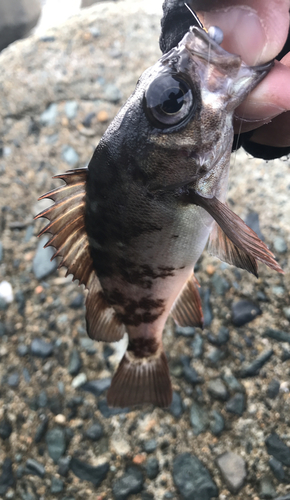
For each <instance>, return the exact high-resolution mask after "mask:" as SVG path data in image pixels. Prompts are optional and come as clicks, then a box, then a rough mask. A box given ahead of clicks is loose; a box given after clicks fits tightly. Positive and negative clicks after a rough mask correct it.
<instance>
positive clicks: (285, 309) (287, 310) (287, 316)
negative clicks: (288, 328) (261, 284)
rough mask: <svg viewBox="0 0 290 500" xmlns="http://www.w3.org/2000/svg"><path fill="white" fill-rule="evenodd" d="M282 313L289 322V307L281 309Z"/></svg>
mask: <svg viewBox="0 0 290 500" xmlns="http://www.w3.org/2000/svg"><path fill="white" fill-rule="evenodd" d="M283 313H284V314H285V317H286V318H287V319H288V320H289V321H290V307H283Z"/></svg>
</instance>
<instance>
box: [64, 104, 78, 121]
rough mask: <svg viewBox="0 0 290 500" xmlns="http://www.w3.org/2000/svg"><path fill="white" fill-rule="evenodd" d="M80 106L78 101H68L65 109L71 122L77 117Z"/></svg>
mask: <svg viewBox="0 0 290 500" xmlns="http://www.w3.org/2000/svg"><path fill="white" fill-rule="evenodd" d="M78 106H79V105H78V103H77V102H76V101H67V102H66V103H65V106H64V109H65V113H66V116H67V117H68V119H69V120H73V119H74V118H75V117H76V116H77V112H78Z"/></svg>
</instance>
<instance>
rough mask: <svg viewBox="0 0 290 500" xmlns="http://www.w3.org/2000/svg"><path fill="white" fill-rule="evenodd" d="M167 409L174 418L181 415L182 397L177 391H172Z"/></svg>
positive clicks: (182, 408) (182, 410) (182, 409)
mask: <svg viewBox="0 0 290 500" xmlns="http://www.w3.org/2000/svg"><path fill="white" fill-rule="evenodd" d="M169 411H170V413H171V414H172V415H173V416H174V417H175V418H179V417H181V415H182V414H183V412H184V407H183V403H182V399H181V396H180V394H179V393H178V392H175V391H174V392H173V394H172V402H171V405H170V406H169Z"/></svg>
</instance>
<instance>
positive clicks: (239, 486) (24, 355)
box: [0, 0, 290, 500]
mask: <svg viewBox="0 0 290 500" xmlns="http://www.w3.org/2000/svg"><path fill="white" fill-rule="evenodd" d="M154 9H155V10H154ZM154 9H153V7H152V4H151V5H150V8H149V6H148V4H147V3H146V2H143V1H140V2H137V1H136V0H135V1H134V2H133V1H132V0H127V1H125V2H121V1H120V2H117V3H115V2H114V3H110V2H105V3H104V4H101V3H100V4H98V5H96V6H95V7H93V8H92V9H89V10H84V11H83V12H82V13H81V14H80V15H79V16H77V17H75V18H72V19H70V20H69V21H67V22H66V23H65V25H63V26H62V27H60V28H56V29H54V30H51V31H50V32H49V33H48V34H47V35H46V36H44V37H42V38H37V37H32V38H29V39H27V40H24V41H21V42H18V43H16V44H14V45H13V46H11V47H10V48H8V49H7V50H5V51H3V52H2V54H1V55H0V67H1V72H0V89H1V90H0V190H1V214H0V217H1V219H0V231H1V232H0V359H1V365H0V443H1V446H0V498H4V499H17V500H18V499H23V500H36V499H39V500H40V499H48V500H50V499H62V500H80V499H83V498H86V499H87V500H93V499H94V500H96V499H97V500H105V499H106V500H110V499H117V500H124V499H126V498H128V497H129V496H130V495H131V496H130V498H131V499H132V500H133V499H142V500H149V499H156V500H159V499H178V498H183V499H186V500H191V499H192V500H207V499H210V498H219V499H220V500H229V499H231V498H236V499H238V500H241V499H244V498H249V499H253V500H256V499H259V498H280V499H282V498H283V499H290V431H289V424H290V411H289V410H290V392H289V388H290V333H289V331H290V328H289V322H290V282H289V277H290V273H289V254H290V229H289V218H290V201H289V189H290V175H289V160H287V159H281V160H276V161H272V162H267V163H266V162H264V161H261V160H257V159H252V158H250V157H249V156H247V155H246V154H245V153H244V152H238V154H237V155H236V156H235V157H234V156H233V158H232V163H233V165H232V169H231V183H230V190H229V197H228V198H229V204H230V206H231V208H232V209H233V210H234V211H235V212H236V213H237V214H238V215H240V216H241V217H242V218H244V219H245V220H246V221H247V222H248V224H249V225H251V226H252V227H253V228H255V230H256V231H257V232H259V233H260V235H261V234H262V237H263V238H264V240H265V242H266V243H267V244H268V246H269V247H270V248H271V249H272V250H273V251H274V252H275V254H276V255H277V259H278V261H279V263H280V265H281V266H282V267H283V269H284V271H285V275H284V276H282V275H278V274H275V273H274V272H272V271H270V270H268V269H267V268H266V267H265V266H263V265H261V266H260V277H259V279H255V278H254V277H252V276H250V275H248V274H247V273H246V272H244V271H240V270H237V269H235V268H233V267H231V266H227V265H225V264H222V263H221V262H219V261H218V260H217V259H215V258H212V257H210V256H209V255H208V254H207V253H206V252H204V254H203V256H202V258H201V259H200V261H199V263H198V266H197V276H198V279H199V281H200V283H201V285H202V289H201V293H202V298H203V303H204V311H205V316H206V327H205V329H204V331H203V332H202V331H201V330H199V329H198V328H196V329H175V328H174V326H173V323H172V321H171V320H169V321H168V324H167V327H166V333H165V336H164V337H165V338H164V344H165V349H166V352H167V354H168V358H169V363H170V371H171V374H172V380H173V386H174V400H173V404H172V406H171V407H170V409H169V410H166V411H163V410H161V409H158V408H153V407H149V406H144V407H142V408H140V409H138V410H136V409H134V410H133V411H129V410H128V411H127V410H126V411H122V412H120V411H119V412H118V411H111V410H109V409H108V407H107V406H106V400H105V395H106V389H107V388H108V385H109V382H110V378H111V377H112V374H113V371H114V368H115V367H116V364H117V362H118V359H120V356H121V355H122V352H123V350H124V342H123V343H122V345H112V346H109V345H102V344H98V343H96V342H93V341H91V340H90V339H88V337H87V336H86V332H85V322H84V294H83V290H82V288H81V287H78V286H77V284H76V283H72V282H71V280H70V278H67V279H65V278H64V274H65V273H64V271H63V270H61V271H56V268H55V265H54V264H52V265H51V264H50V262H49V258H50V255H51V254H50V250H46V251H43V250H42V246H43V240H40V242H39V240H38V239H37V236H36V235H37V233H38V231H39V230H40V228H41V227H42V226H43V223H42V221H37V223H35V224H34V223H33V215H35V214H36V213H37V212H39V211H40V210H41V209H43V208H44V207H45V205H44V203H43V202H41V203H37V202H36V200H37V198H38V196H40V195H41V194H42V193H44V192H46V191H48V190H50V189H52V188H53V187H55V186H57V185H58V184H59V181H57V180H52V176H53V175H55V174H57V173H60V172H64V171H65V170H67V169H69V168H73V167H80V166H84V165H86V164H87V162H88V160H89V159H90V157H91V154H92V152H93V150H94V147H95V146H96V144H97V143H98V141H99V139H100V137H101V136H102V134H103V132H104V131H105V129H106V127H107V126H108V123H109V122H110V121H111V120H112V119H113V117H114V116H115V114H116V112H117V110H118V109H119V107H120V105H121V103H122V102H124V100H125V99H126V98H127V97H128V95H129V94H130V93H131V91H132V90H133V88H134V86H135V82H136V80H137V78H138V76H139V75H140V73H141V72H142V71H143V70H144V69H145V68H146V67H148V66H149V65H150V64H152V63H154V62H155V61H156V60H157V58H158V57H159V49H158V36H159V20H160V12H161V10H160V2H158V3H156V6H155V7H154ZM3 282H4V284H3ZM5 282H7V283H5Z"/></svg>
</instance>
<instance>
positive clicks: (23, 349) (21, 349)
mask: <svg viewBox="0 0 290 500" xmlns="http://www.w3.org/2000/svg"><path fill="white" fill-rule="evenodd" d="M28 352H29V348H28V346H27V345H25V344H19V346H18V347H17V354H18V356H20V357H21V358H23V357H24V356H26V354H28Z"/></svg>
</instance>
